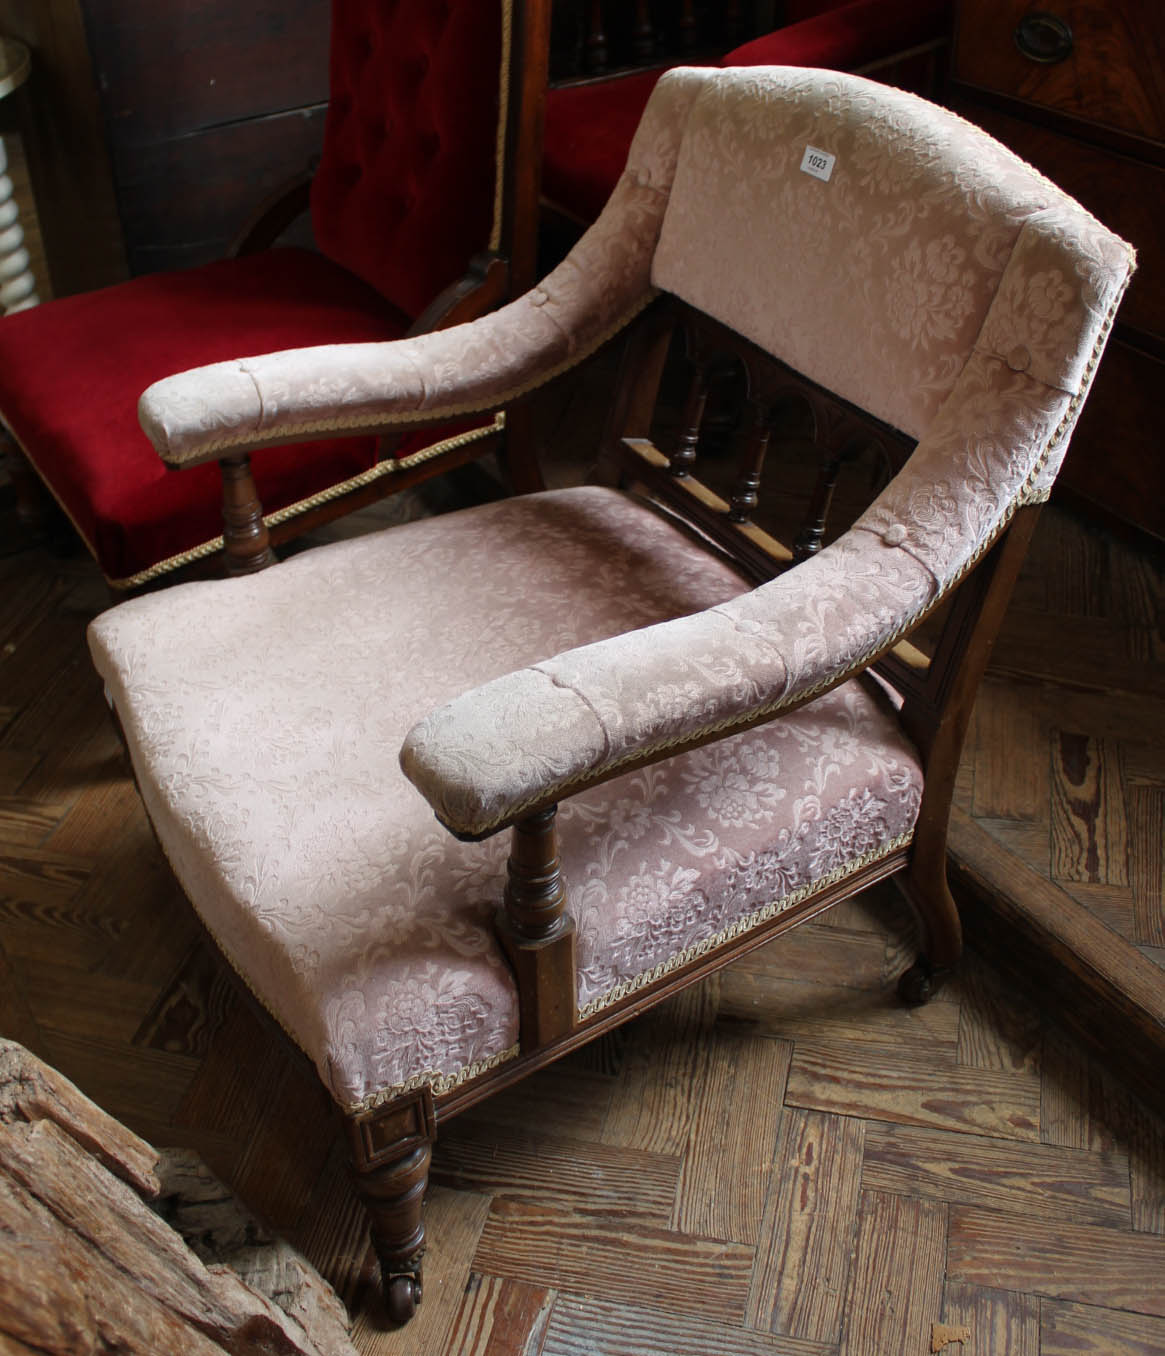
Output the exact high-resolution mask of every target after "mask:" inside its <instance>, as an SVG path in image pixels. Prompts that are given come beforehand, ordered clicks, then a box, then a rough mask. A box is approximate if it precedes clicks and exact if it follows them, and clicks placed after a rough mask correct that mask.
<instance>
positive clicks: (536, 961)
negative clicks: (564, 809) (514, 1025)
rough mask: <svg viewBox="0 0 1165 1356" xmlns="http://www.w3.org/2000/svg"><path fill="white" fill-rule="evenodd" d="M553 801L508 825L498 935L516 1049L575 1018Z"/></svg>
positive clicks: (571, 936)
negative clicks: (510, 985) (511, 979)
mask: <svg viewBox="0 0 1165 1356" xmlns="http://www.w3.org/2000/svg"><path fill="white" fill-rule="evenodd" d="M557 813H558V807H557V806H553V805H552V806H551V807H550V809H548V810H542V811H540V812H539V813H538V814H534V815H530V816H529V817H528V818H526V819H522V820H519V821H518V823H517V824H515V825H514V830H513V841H512V844H511V848H510V859H509V863H508V865H507V868H506V871H507V879H506V890H505V896H504V899H503V904H502V909H501V911H500V913H499V915H498V922H497V927H498V934H499V936H500V938H501V942H502V945H503V947H504V948H505V951H506V954H507V955H508V956H509V958H510V963H511V965H513V967H514V972H515V974H516V976H517V980H518V1007H519V1014H520V1021H521V1044H522V1049H523V1050H527V1049H534V1048H536V1047H538V1046H541V1045H544V1044H545V1043H546V1042H547V1041H549V1040H554V1039H555V1038H556V1037H558V1036H562V1035H565V1034H566V1033H567V1032H568V1031H570V1030H572V1029H573V1028H574V1026H575V1023H576V1021H577V1007H576V1001H575V930H574V919H573V918H571V916H570V915H569V914H568V913H567V912H566V887H565V885H564V884H563V880H562V872H561V870H560V866H559V861H558V834H557V831H556V828H555V818H556V816H557Z"/></svg>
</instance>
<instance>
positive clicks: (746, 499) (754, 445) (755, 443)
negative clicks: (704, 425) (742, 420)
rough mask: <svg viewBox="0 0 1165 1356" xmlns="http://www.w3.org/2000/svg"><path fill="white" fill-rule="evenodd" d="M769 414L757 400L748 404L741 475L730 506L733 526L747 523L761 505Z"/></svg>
mask: <svg viewBox="0 0 1165 1356" xmlns="http://www.w3.org/2000/svg"><path fill="white" fill-rule="evenodd" d="M769 432H770V430H769V415H768V411H767V410H765V409H763V408H762V407H761V406H760V405H758V404H757V403H756V401H752V400H750V401H749V425H748V433H747V435H746V436H745V443H744V454H743V456H742V457H741V467H740V474H739V475H738V476H737V479H736V488H735V489H734V490H733V492H732V499H731V500H730V502H729V506H728V517H729V519H730V520H731V521H732V522H734V523H747V522H748V521H749V519H750V518H751V517H752V515H753V512H754V511H755V509H756V506H757V504H758V503H759V502H760V499H759V496H758V494H757V491H758V490H759V489H760V480H761V473H762V471H763V470H764V464H765V453H767V452H768V450H769Z"/></svg>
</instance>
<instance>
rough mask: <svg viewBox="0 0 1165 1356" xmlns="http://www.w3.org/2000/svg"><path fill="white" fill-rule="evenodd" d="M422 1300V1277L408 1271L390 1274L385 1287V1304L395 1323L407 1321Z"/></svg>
mask: <svg viewBox="0 0 1165 1356" xmlns="http://www.w3.org/2000/svg"><path fill="white" fill-rule="evenodd" d="M420 1302H421V1281H420V1277H418V1276H414V1275H412V1274H411V1273H408V1274H406V1275H404V1276H390V1277H389V1278H388V1281H387V1283H386V1284H385V1287H384V1304H385V1308H386V1309H387V1310H388V1316H389V1318H390V1319H391V1320H392V1322H393V1323H407V1322H408V1321H409V1319H410V1318H412V1316H413V1315H414V1314H415V1313H416V1312H417V1305H418V1304H420Z"/></svg>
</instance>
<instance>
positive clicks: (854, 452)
mask: <svg viewBox="0 0 1165 1356" xmlns="http://www.w3.org/2000/svg"><path fill="white" fill-rule="evenodd" d="M827 436H828V435H827ZM823 441H824V440H823ZM831 441H832V440H831ZM868 445H869V444H868V443H867V441H866V440H865V439H864V438H853V437H851V438H850V439H849V440H848V441H847V442H845V443H843V444H842V445H841V446H840V447H838V448H836V450H834V451H830V449H829V447H828V446H827V445H826V446H823V447H822V449H821V451H822V454H823V455H822V459H821V466H820V469H819V470H818V472H817V480H816V482H815V484H814V486H813V497H812V498H811V499H810V501H809V507H808V509H807V510H806V511H805V521H804V522H803V523H802V526H801V531H800V532H799V533H798V534H797V539H796V540H795V541H794V543H793V563H794V564H799V563H800V562H801V561H802V560H808V559H809V557H810V556H815V555H816V554H817V552H818V551H820V550H821V545H822V542H823V541H824V539H825V524H826V522H827V521H828V519H829V510H830V506H831V505H832V503H833V492H834V490H835V489H836V488H837V481H838V477H839V476H840V475H841V468H842V467H843V466H844V465H845V464H846V463H847V462H851V461H854V460H856V459H857V458H858V457H860V456H861V454H862V453H863V452H864V451H865V449H866V447H867V446H868Z"/></svg>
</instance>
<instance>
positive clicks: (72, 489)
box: [0, 248, 434, 583]
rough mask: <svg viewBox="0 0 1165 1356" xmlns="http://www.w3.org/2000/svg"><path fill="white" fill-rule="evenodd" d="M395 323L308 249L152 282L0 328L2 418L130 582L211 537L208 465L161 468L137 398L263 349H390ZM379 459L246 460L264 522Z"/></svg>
mask: <svg viewBox="0 0 1165 1356" xmlns="http://www.w3.org/2000/svg"><path fill="white" fill-rule="evenodd" d="M406 324H407V321H405V319H404V318H403V317H402V316H401V315H400V314H399V312H397V311H395V310H394V309H393V308H392V307H390V306H388V305H387V304H386V303H385V302H384V301H383V300H382V299H381V298H380V297H379V296H378V294H377V293H376V292H374V291H373V290H372V289H371V288H370V287H368V286H367V285H366V284H364V283H362V282H360V281H359V280H358V279H356V278H354V277H352V275H351V274H349V273H347V272H345V271H344V270H343V269H341V268H339V267H338V266H337V265H335V264H333V263H331V262H330V261H329V260H327V259H325V258H324V257H323V256H321V255H317V254H314V253H312V252H310V251H308V250H301V249H291V248H288V249H277V250H269V251H264V252H262V253H259V254H253V255H247V256H245V257H243V258H241V259H231V260H225V261H222V262H218V263H213V264H209V265H206V266H204V267H201V268H194V269H189V270H185V271H182V272H172V273H156V274H150V275H147V276H145V277H141V278H135V279H133V280H132V281H130V282H127V283H122V284H119V285H117V286H115V287H108V288H104V289H102V290H101V291H98V292H88V293H82V294H80V295H78V296H72V297H65V298H62V299H60V300H57V301H53V302H49V303H47V304H45V305H43V306H38V307H34V308H32V309H30V310H27V311H22V312H19V313H18V314H16V315H12V316H8V317H5V318H4V320H3V321H0V418H2V419H3V421H4V423H5V424H7V425H8V427H9V428H10V429H11V430H12V432H13V433H14V434H15V435H16V438H17V440H18V441H19V442H20V444H21V446H22V447H23V449H24V451H25V453H26V454H27V455H28V457H29V460H30V461H31V462H32V463H33V465H34V466H35V467H36V469H37V471H38V472H39V473H40V475H41V477H42V478H43V479H44V481H45V482H46V483H47V484H48V486H49V487H50V489H51V490H52V492H53V494H54V495H55V496H56V498H57V499H58V500H59V502H60V503H61V505H62V507H63V508H64V509H65V511H66V513H68V515H69V517H70V518H71V519H72V520H73V523H74V525H75V526H76V528H77V529H78V531H79V532H80V533H81V536H82V537H83V538H84V539H85V541H86V543H87V544H88V546H89V549H90V550H91V551H92V553H93V555H94V556H95V558H96V559H97V562H98V563H99V564H100V566H101V568H102V570H103V571H104V572H105V575H106V577H107V578H109V579H110V580H112V581H114V582H120V583H126V582H134V581H135V577H136V576H139V575H140V574H142V573H143V572H145V571H148V570H150V569H151V568H152V567H154V566H156V565H158V563H159V562H161V561H165V560H168V559H170V558H171V557H174V556H177V555H179V554H181V553H183V552H186V551H189V550H191V549H192V548H195V547H198V546H200V545H202V544H203V543H206V542H210V541H213V540H214V539H215V538H216V537H218V536H219V534H220V533H221V531H222V489H221V480H220V475H219V470H218V465H217V463H213V462H212V463H210V464H208V465H203V466H197V467H191V468H187V469H183V470H182V471H180V472H179V471H171V470H169V469H168V468H167V467H166V465H165V464H164V463H163V462H162V461H161V459H160V458H159V457H158V454H157V453H156V452H155V451H154V449H153V447H152V446H151V444H150V443H149V441H148V439H147V438H146V436H145V434H144V433H143V432H142V430H141V428H140V427H139V425H138V418H137V402H138V397H139V396H140V395H141V393H142V391H143V390H144V389H145V388H146V387H147V386H148V385H149V384H150V383H151V382H153V381H156V380H158V379H159V378H161V377H165V376H168V375H170V374H171V373H174V372H181V371H184V370H185V369H186V368H189V367H197V366H200V365H202V364H204V363H211V362H219V361H223V360H226V359H230V358H239V357H246V356H250V355H252V354H256V353H266V352H269V351H271V350H274V349H280V348H294V347H298V346H301V345H309V344H328V343H349V342H353V343H355V342H361V341H365V340H378V339H393V338H398V337H399V336H400V335H401V333H402V332H403V330H404V327H405V325H406ZM428 441H434V439H433V438H429V439H428ZM374 460H375V442H374V440H373V439H371V438H337V439H332V440H325V441H320V442H313V443H307V444H302V445H298V446H295V447H280V448H273V449H270V450H267V449H265V450H264V451H262V452H260V453H259V454H257V455H256V456H255V458H254V460H253V465H254V469H255V476H256V483H257V485H258V488H259V493H260V498H261V500H262V503H263V508H264V511H265V512H271V511H273V510H276V509H281V508H285V507H286V506H287V505H290V504H296V503H298V502H299V501H300V500H302V499H305V498H308V497H309V496H311V495H313V494H316V493H318V492H319V491H320V490H322V489H324V488H326V487H327V486H331V485H335V484H337V483H339V482H342V481H344V480H346V479H348V478H349V477H351V476H354V475H356V474H358V473H359V472H361V471H364V470H366V469H367V468H368V467H370V466H371V465H372V464H373V462H374Z"/></svg>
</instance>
